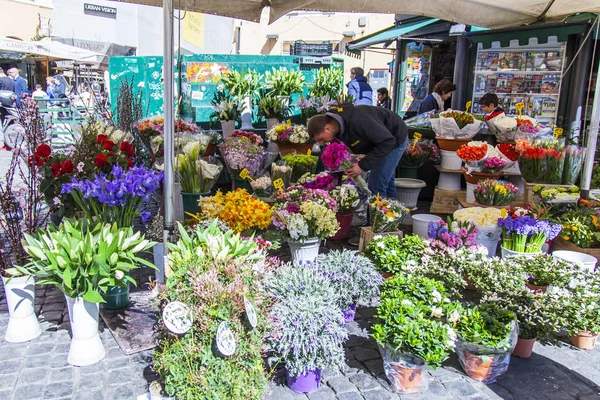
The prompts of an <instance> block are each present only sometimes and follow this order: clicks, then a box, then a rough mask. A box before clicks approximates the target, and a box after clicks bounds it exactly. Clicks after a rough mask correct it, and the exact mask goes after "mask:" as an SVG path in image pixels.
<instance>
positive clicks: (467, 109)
mask: <svg viewBox="0 0 600 400" xmlns="http://www.w3.org/2000/svg"><path fill="white" fill-rule="evenodd" d="M472 104H473V102H472V101H470V100H469V101H467V104H466V105H465V112H469V108H471V105H472Z"/></svg>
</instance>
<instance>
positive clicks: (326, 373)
mask: <svg viewBox="0 0 600 400" xmlns="http://www.w3.org/2000/svg"><path fill="white" fill-rule="evenodd" d="M341 375H342V373H341V372H340V370H339V369H337V368H335V369H331V368H325V369H324V370H323V372H321V377H322V378H323V379H324V380H329V379H331V378H335V377H336V376H341Z"/></svg>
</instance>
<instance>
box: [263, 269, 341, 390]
mask: <svg viewBox="0 0 600 400" xmlns="http://www.w3.org/2000/svg"><path fill="white" fill-rule="evenodd" d="M266 289H267V292H268V293H269V294H270V295H271V297H272V298H273V300H275V302H276V303H275V305H274V306H273V307H272V308H271V312H270V316H269V318H270V319H271V323H272V324H273V329H271V330H270V333H268V334H267V343H268V345H269V347H270V348H271V349H272V350H273V351H274V352H275V354H276V355H277V356H278V357H279V358H280V359H281V360H282V361H285V367H286V377H287V384H288V386H289V387H290V389H292V390H293V391H295V392H297V393H310V392H314V391H316V390H317V389H318V388H319V384H320V381H321V371H322V370H323V368H339V367H341V366H342V365H343V364H344V346H343V343H344V341H345V340H346V339H347V337H348V334H347V332H346V330H345V329H344V328H343V326H342V325H343V323H344V317H343V315H342V311H341V310H340V308H339V307H338V306H337V304H339V302H340V296H339V293H338V290H336V289H335V287H334V286H333V283H332V281H331V279H329V278H327V277H325V276H324V275H323V274H320V273H318V272H317V271H316V270H315V269H314V268H308V267H302V266H300V267H298V266H294V265H290V264H288V265H286V266H284V267H282V268H280V269H279V270H278V271H277V272H276V273H275V274H274V276H273V277H272V278H271V279H269V280H268V281H267V285H266Z"/></svg>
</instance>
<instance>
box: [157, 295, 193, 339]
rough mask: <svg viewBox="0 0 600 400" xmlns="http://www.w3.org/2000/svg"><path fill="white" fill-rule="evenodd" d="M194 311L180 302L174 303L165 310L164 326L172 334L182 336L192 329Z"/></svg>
mask: <svg viewBox="0 0 600 400" xmlns="http://www.w3.org/2000/svg"><path fill="white" fill-rule="evenodd" d="M192 322H193V317H192V310H190V308H189V307H188V306H186V305H185V304H183V303H181V302H179V301H173V302H171V303H169V304H167V306H166V307H165V308H164V310H163V324H164V325H165V326H166V327H167V329H168V330H170V331H171V332H173V333H175V334H177V335H181V334H184V333H186V332H187V331H189V330H190V329H191V328H192Z"/></svg>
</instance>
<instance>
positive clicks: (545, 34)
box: [467, 23, 589, 49]
mask: <svg viewBox="0 0 600 400" xmlns="http://www.w3.org/2000/svg"><path fill="white" fill-rule="evenodd" d="M588 26H589V25H588V24H562V23H559V24H539V25H536V24H534V25H529V26H527V27H524V28H510V29H493V30H489V31H485V32H476V33H471V34H467V38H468V39H469V40H471V41H472V42H474V43H481V45H482V46H483V48H484V49H489V48H491V47H492V43H493V42H500V46H501V47H509V46H510V42H511V41H512V40H518V41H519V45H520V46H526V45H528V44H529V39H530V38H533V37H535V38H537V39H538V43H539V44H542V43H548V38H549V37H550V36H556V37H557V38H558V41H559V42H566V41H567V39H568V38H569V35H580V34H582V33H584V32H585V31H586V29H587V27H588Z"/></svg>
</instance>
